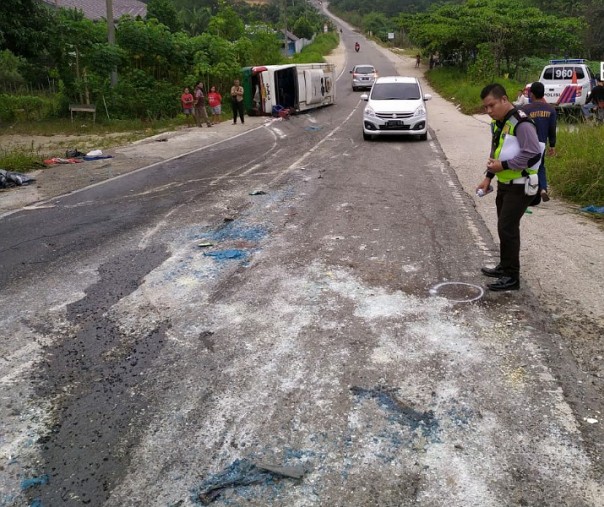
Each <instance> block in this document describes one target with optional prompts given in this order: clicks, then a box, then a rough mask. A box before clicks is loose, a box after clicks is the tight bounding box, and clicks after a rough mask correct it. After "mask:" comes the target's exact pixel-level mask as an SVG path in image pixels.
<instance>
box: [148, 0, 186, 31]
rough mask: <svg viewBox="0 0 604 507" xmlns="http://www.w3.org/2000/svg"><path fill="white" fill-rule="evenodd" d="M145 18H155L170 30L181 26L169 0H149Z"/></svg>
mask: <svg viewBox="0 0 604 507" xmlns="http://www.w3.org/2000/svg"><path fill="white" fill-rule="evenodd" d="M147 19H156V20H157V21H159V22H160V23H161V24H163V25H166V26H167V27H168V28H169V29H170V31H171V32H176V31H178V30H180V29H181V28H182V25H181V23H180V18H179V16H178V12H177V11H176V8H175V7H174V4H173V2H172V1H171V0H149V3H148V4H147Z"/></svg>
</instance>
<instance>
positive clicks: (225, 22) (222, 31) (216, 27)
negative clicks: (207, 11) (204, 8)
mask: <svg viewBox="0 0 604 507" xmlns="http://www.w3.org/2000/svg"><path fill="white" fill-rule="evenodd" d="M244 28H245V27H244V24H243V21H242V20H241V18H240V17H239V15H238V14H237V13H236V12H235V10H234V9H233V8H232V7H231V6H230V5H227V4H223V5H222V6H221V7H220V9H219V11H218V13H217V14H216V15H215V16H214V17H212V19H211V20H210V23H209V24H208V31H209V32H210V33H211V34H213V35H216V36H219V37H223V38H225V39H226V40H229V41H236V40H237V39H239V38H240V37H241V36H242V35H243V33H244Z"/></svg>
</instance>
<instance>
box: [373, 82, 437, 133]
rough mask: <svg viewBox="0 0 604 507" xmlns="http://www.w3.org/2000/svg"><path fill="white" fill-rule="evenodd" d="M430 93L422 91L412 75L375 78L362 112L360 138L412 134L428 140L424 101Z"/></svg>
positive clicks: (429, 97) (430, 96) (428, 98)
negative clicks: (361, 133) (361, 134)
mask: <svg viewBox="0 0 604 507" xmlns="http://www.w3.org/2000/svg"><path fill="white" fill-rule="evenodd" d="M431 98H432V95H430V94H428V93H426V94H424V93H423V92H422V87H421V85H420V83H419V81H418V79H417V78H415V77H402V76H386V77H379V78H377V79H376V81H375V83H374V85H373V87H372V88H371V91H370V92H369V94H366V93H364V94H363V95H361V99H362V100H366V101H367V105H366V106H365V110H364V111H363V139H365V140H366V141H367V140H371V139H373V138H374V137H376V136H392V135H415V136H417V137H418V138H419V139H421V140H422V141H425V140H426V139H428V113H427V111H426V104H425V101H426V100H430V99H431Z"/></svg>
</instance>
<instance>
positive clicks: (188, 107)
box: [180, 87, 195, 125]
mask: <svg viewBox="0 0 604 507" xmlns="http://www.w3.org/2000/svg"><path fill="white" fill-rule="evenodd" d="M180 102H181V104H182V112H183V113H185V117H186V119H187V124H188V125H192V124H193V104H194V103H195V99H194V98H193V94H192V93H191V92H190V91H189V88H188V87H185V89H184V91H183V94H182V95H181V96H180Z"/></svg>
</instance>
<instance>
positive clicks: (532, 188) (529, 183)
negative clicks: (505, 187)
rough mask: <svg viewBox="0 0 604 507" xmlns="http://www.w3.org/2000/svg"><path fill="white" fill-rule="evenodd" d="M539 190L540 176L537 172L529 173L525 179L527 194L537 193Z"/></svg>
mask: <svg viewBox="0 0 604 507" xmlns="http://www.w3.org/2000/svg"><path fill="white" fill-rule="evenodd" d="M538 191H539V177H538V176H537V175H536V174H529V175H528V176H527V177H526V179H525V180H524V193H525V195H537V192H538Z"/></svg>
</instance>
